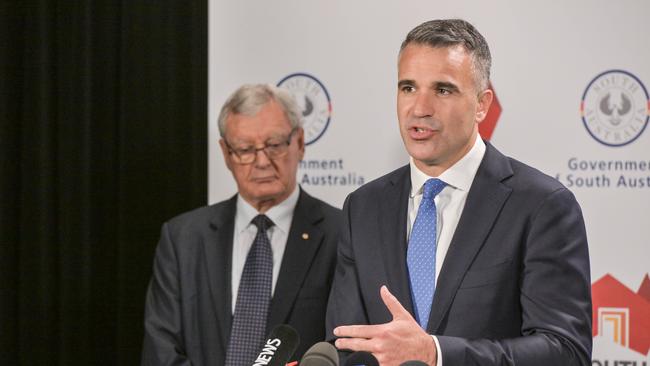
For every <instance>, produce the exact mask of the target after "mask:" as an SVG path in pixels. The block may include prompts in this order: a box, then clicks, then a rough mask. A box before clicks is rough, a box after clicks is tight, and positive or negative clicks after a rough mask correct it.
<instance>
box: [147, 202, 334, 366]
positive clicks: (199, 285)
mask: <svg viewBox="0 0 650 366" xmlns="http://www.w3.org/2000/svg"><path fill="white" fill-rule="evenodd" d="M235 209H236V196H235V197H233V198H231V199H229V200H227V201H223V202H220V203H217V204H215V205H212V206H208V207H203V208H199V209H197V210H194V211H191V212H189V213H185V214H182V215H180V216H178V217H176V218H174V219H172V220H170V221H169V222H167V223H165V224H164V225H163V227H162V232H161V235H160V242H159V243H158V247H157V249H156V256H155V260H154V267H153V276H152V279H151V283H150V285H149V289H148V291H147V298H146V304H145V336H144V345H143V351H142V364H143V365H190V364H191V365H223V364H224V361H225V356H226V350H227V348H228V342H229V340H230V328H231V324H232V301H233V300H232V298H231V297H232V296H231V267H232V263H231V262H232V245H233V243H232V241H233V231H234V224H235ZM340 222H341V211H340V210H339V209H337V208H334V207H332V206H330V205H328V204H326V203H324V202H322V201H320V200H317V199H315V198H313V197H311V196H310V195H308V194H307V193H305V192H304V191H302V189H301V191H300V197H299V198H298V203H297V204H296V209H295V211H294V217H293V221H292V223H291V229H290V230H289V236H288V238H287V246H286V249H285V252H284V256H283V258H282V264H281V267H280V274H279V277H278V281H277V283H276V287H275V292H274V295H273V299H272V301H271V309H270V314H269V319H268V323H267V332H266V333H267V334H268V333H269V331H270V330H271V329H272V328H273V327H274V326H276V325H278V324H289V325H291V326H293V327H294V328H295V329H296V330H297V331H298V334H299V335H300V338H301V342H300V345H299V346H298V349H297V350H296V353H295V355H294V357H293V358H292V359H300V357H301V356H302V354H303V353H304V352H305V351H306V350H307V349H308V348H309V347H310V346H312V345H313V344H314V343H316V342H319V341H322V340H324V338H325V310H326V306H327V297H328V294H329V290H330V286H331V282H332V277H333V274H334V266H335V262H336V244H337V233H338V230H339V227H340ZM303 234H307V235H303Z"/></svg>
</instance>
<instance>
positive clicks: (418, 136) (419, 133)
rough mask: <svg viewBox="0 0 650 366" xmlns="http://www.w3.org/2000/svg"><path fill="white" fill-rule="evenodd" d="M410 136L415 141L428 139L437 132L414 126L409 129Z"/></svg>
mask: <svg viewBox="0 0 650 366" xmlns="http://www.w3.org/2000/svg"><path fill="white" fill-rule="evenodd" d="M408 131H409V136H410V137H411V138H412V139H414V140H424V139H428V138H430V137H431V136H433V135H434V134H435V132H436V131H434V130H432V129H431V128H428V127H424V126H413V127H410V128H409V129H408Z"/></svg>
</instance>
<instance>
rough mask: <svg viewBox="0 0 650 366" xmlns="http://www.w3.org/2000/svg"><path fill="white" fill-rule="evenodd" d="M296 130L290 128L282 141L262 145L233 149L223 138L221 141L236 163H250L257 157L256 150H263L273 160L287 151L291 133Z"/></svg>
mask: <svg viewBox="0 0 650 366" xmlns="http://www.w3.org/2000/svg"><path fill="white" fill-rule="evenodd" d="M294 132H296V129H295V128H294V129H292V130H291V132H290V133H289V136H287V138H286V139H284V141H282V142H267V143H266V144H264V146H263V147H260V148H257V147H254V146H249V147H244V148H239V149H235V148H233V147H232V146H230V144H229V143H228V141H227V140H226V139H225V138H224V139H223V141H224V142H225V143H226V147H228V153H230V155H231V156H232V157H233V160H234V161H235V163H237V164H251V163H253V162H254V161H255V159H257V152H258V151H264V153H265V154H266V156H267V157H268V158H269V159H271V160H273V159H278V158H281V157H283V156H285V155H287V153H288V152H289V145H291V137H292V136H293V133H294Z"/></svg>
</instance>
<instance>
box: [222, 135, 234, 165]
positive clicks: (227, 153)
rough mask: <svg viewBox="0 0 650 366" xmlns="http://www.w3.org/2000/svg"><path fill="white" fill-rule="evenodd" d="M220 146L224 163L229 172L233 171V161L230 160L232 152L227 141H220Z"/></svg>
mask: <svg viewBox="0 0 650 366" xmlns="http://www.w3.org/2000/svg"><path fill="white" fill-rule="evenodd" d="M219 146H221V152H222V153H223V161H225V162H226V166H227V167H228V170H230V171H232V159H231V158H230V151H228V146H226V141H224V139H219Z"/></svg>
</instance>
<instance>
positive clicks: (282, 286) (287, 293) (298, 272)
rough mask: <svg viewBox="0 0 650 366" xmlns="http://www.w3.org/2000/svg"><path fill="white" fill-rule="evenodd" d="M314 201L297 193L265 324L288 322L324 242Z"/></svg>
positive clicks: (319, 212)
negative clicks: (299, 292)
mask: <svg viewBox="0 0 650 366" xmlns="http://www.w3.org/2000/svg"><path fill="white" fill-rule="evenodd" d="M316 202H317V201H316V200H315V199H314V198H312V197H311V196H309V195H308V194H307V193H305V192H304V191H303V190H302V189H301V190H300V197H299V198H298V203H297V204H296V209H295V211H294V215H293V220H292V222H291V228H290V229H289V236H288V237H287V246H286V248H285V250H284V255H283V257H282V264H281V267H280V274H279V275H278V280H277V283H276V285H275V291H274V294H273V299H272V301H271V310H270V314H269V319H268V324H281V323H286V322H287V320H288V316H289V312H290V311H291V308H292V307H293V304H294V302H295V301H296V297H297V296H298V291H299V290H300V288H301V287H302V284H303V281H304V280H305V277H306V276H307V272H308V271H309V268H310V266H311V263H312V261H313V260H314V256H315V255H316V252H318V248H319V247H320V245H321V242H322V240H323V235H324V234H323V232H322V231H321V229H320V228H319V227H318V226H317V225H316V224H317V223H318V222H319V221H321V220H323V214H322V212H321V211H320V209H319V208H318V205H317V204H316ZM269 331H270V329H267V333H268V332H269Z"/></svg>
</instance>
